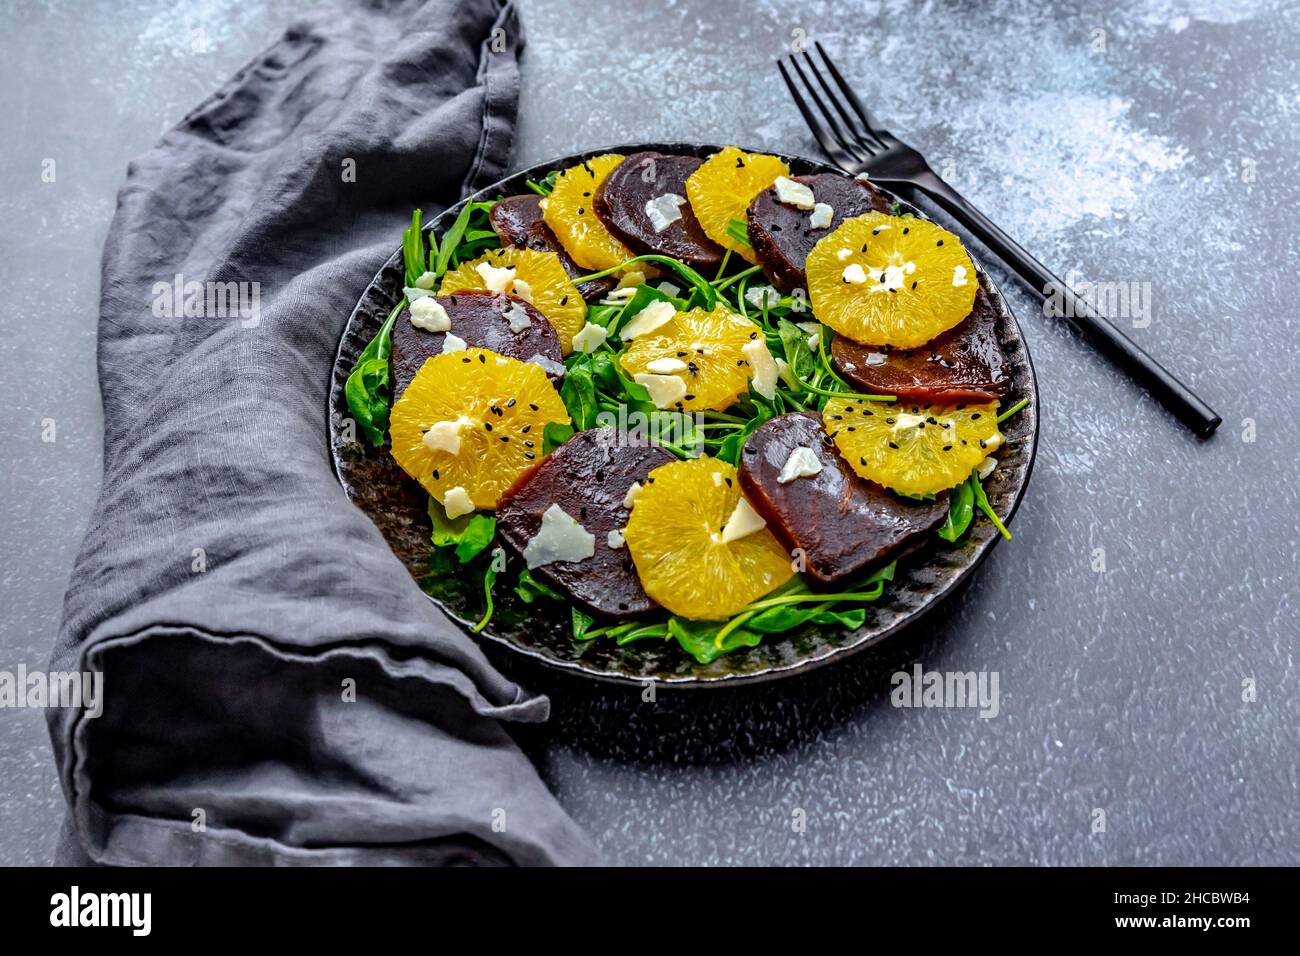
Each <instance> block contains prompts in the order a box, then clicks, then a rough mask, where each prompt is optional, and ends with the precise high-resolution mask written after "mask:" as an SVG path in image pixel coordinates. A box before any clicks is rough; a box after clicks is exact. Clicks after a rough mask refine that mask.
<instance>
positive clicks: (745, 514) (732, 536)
mask: <svg viewBox="0 0 1300 956" xmlns="http://www.w3.org/2000/svg"><path fill="white" fill-rule="evenodd" d="M766 527H767V522H766V521H764V520H763V519H762V517H760V516H759V513H758V512H757V511H755V510H754V509H753V508H752V507H750V504H749V502H748V501H746V500H745V499H744V498H743V497H742V498H741V499H740V500H739V501H737V502H736V509H735V510H734V511H733V512H731V517H730V518H728V519H727V523H726V524H724V525H723V526H722V536H721V541H722V543H723V544H728V543H729V542H732V541H739V540H740V539H741V538H745V537H748V536H749V535H751V534H753V533H754V532H755V531H762V530H763V529H764V528H766Z"/></svg>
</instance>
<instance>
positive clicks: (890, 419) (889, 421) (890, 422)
mask: <svg viewBox="0 0 1300 956" xmlns="http://www.w3.org/2000/svg"><path fill="white" fill-rule="evenodd" d="M885 424H886V425H892V424H894V420H893V419H892V418H886V419H885Z"/></svg>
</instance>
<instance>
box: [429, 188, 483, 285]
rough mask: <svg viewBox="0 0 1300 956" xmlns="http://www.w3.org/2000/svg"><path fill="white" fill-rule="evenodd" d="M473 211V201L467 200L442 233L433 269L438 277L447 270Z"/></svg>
mask: <svg viewBox="0 0 1300 956" xmlns="http://www.w3.org/2000/svg"><path fill="white" fill-rule="evenodd" d="M473 211H474V203H471V202H467V203H465V205H464V206H463V207H461V210H460V213H459V214H458V215H457V216H456V220H455V222H453V223H452V224H451V227H450V228H449V229H448V230H447V231H446V232H444V233H443V234H442V243H441V248H439V249H438V261H437V263H436V264H435V266H436V267H435V268H434V270H433V272H434V275H436V276H437V277H438V278H439V279H441V278H442V276H443V273H445V272H446V271H447V266H448V264H450V262H451V254H452V253H453V252H455V251H456V248H457V247H458V246H459V245H460V240H461V237H462V236H463V235H465V227H466V226H467V225H469V217H470V214H471V213H472V212H473Z"/></svg>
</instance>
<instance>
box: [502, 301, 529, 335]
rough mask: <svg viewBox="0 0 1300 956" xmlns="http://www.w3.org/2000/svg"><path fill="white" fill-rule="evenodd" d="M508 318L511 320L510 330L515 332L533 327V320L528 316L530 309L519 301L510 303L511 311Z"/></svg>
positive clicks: (507, 315)
mask: <svg viewBox="0 0 1300 956" xmlns="http://www.w3.org/2000/svg"><path fill="white" fill-rule="evenodd" d="M506 319H507V321H509V322H510V331H511V332H514V333H515V334H518V333H520V332H522V331H523V330H524V329H531V328H532V327H533V320H532V319H530V318H529V317H528V310H527V309H525V308H524V307H523V306H522V305H520V304H519V303H518V302H511V303H510V311H509V312H507V313H506Z"/></svg>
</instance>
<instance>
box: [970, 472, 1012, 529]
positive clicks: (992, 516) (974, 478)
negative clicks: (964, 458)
mask: <svg viewBox="0 0 1300 956" xmlns="http://www.w3.org/2000/svg"><path fill="white" fill-rule="evenodd" d="M966 480H967V481H969V482H970V485H971V491H973V492H975V505H976V507H978V508H979V510H980V511H982V512H984V514H985V515H986V516H987V517H988V519H989V520H990V521H992V522H993V526H994V527H995V528H997V529H998V533H999V534H1001V535H1002V537H1004V538H1006V539H1007V540H1008V541H1010V540H1011V532H1010V531H1008V530H1007V526H1006V525H1004V524H1003V523H1002V519H1001V518H999V517H998V513H997V512H996V511H994V510H993V506H992V505H991V504H989V497H988V495H986V494H985V493H984V486H983V485H982V484H980V476H979V471H978V470H976V471H972V472H971V475H970V477H969V478H968V479H966Z"/></svg>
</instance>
